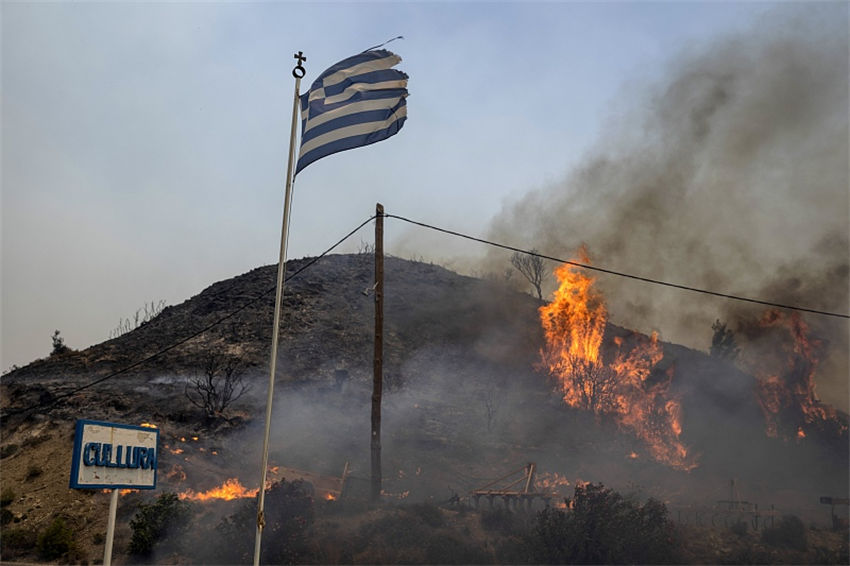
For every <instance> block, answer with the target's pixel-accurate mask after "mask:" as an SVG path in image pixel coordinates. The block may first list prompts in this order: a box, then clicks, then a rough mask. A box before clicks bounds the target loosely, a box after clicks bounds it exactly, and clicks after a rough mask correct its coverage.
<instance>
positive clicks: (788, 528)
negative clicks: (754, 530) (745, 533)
mask: <svg viewBox="0 0 850 566" xmlns="http://www.w3.org/2000/svg"><path fill="white" fill-rule="evenodd" d="M761 540H762V542H764V543H765V544H769V545H771V546H778V547H785V548H791V549H794V550H799V551H800V552H805V551H806V549H807V548H808V546H809V544H808V540H807V539H806V526H805V525H804V524H803V521H802V520H801V519H800V518H799V517H797V516H796V515H785V516H784V517H782V518H781V519H780V520H779V523H778V524H777V525H776V526H775V527H771V528H769V529H765V530H764V532H763V533H762V535H761Z"/></svg>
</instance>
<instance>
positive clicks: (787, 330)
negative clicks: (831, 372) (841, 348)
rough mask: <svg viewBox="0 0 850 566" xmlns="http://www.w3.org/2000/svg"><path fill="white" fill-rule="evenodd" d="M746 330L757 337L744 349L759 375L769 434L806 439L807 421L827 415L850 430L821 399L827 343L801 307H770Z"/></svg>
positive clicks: (819, 421) (747, 362)
mask: <svg viewBox="0 0 850 566" xmlns="http://www.w3.org/2000/svg"><path fill="white" fill-rule="evenodd" d="M743 332H744V333H745V334H748V335H750V338H753V337H755V338H756V340H755V341H754V342H753V343H752V344H750V345H748V348H747V350H746V351H745V365H746V366H747V368H748V369H749V370H750V371H751V372H752V373H753V375H754V376H755V377H756V380H757V384H756V396H757V398H758V402H759V405H760V406H761V409H762V412H763V414H764V417H765V432H766V433H767V435H768V436H771V437H782V438H786V439H787V438H792V437H796V438H797V439H798V440H799V439H803V438H805V437H806V432H805V431H806V428H807V427H809V426H811V425H812V424H813V423H815V424H822V423H823V422H824V421H835V423H836V424H837V425H838V429H839V430H840V431H841V432H845V431H846V425H844V424H843V423H839V422H838V420H837V414H836V411H835V409H834V408H833V407H830V406H828V405H824V404H823V403H821V402H820V400H819V399H818V396H817V392H816V390H815V375H816V373H817V368H818V364H819V361H820V360H819V357H820V354H821V350H822V348H823V344H822V343H821V341H820V340H818V339H816V338H815V337H813V336H812V332H811V331H810V329H809V326H808V325H807V324H806V323H805V321H804V320H803V318H802V317H801V316H800V314H799V313H797V312H794V313H791V314H786V313H783V312H781V311H778V310H776V309H769V310H767V311H765V313H764V314H763V315H762V317H761V319H760V320H759V321H758V323H757V324H756V325H755V326H754V327H750V328H744V329H743ZM777 354H780V355H777Z"/></svg>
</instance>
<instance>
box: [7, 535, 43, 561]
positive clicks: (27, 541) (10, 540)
mask: <svg viewBox="0 0 850 566" xmlns="http://www.w3.org/2000/svg"><path fill="white" fill-rule="evenodd" d="M37 542H38V533H37V532H35V531H34V530H31V529H26V528H20V529H3V544H0V560H4V561H9V560H13V559H15V558H20V557H22V556H25V555H27V554H28V553H29V552H31V551H32V549H33V548H35V545H36V543H37Z"/></svg>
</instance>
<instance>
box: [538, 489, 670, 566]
mask: <svg viewBox="0 0 850 566" xmlns="http://www.w3.org/2000/svg"><path fill="white" fill-rule="evenodd" d="M673 533H674V525H673V523H672V521H670V519H669V518H668V516H667V508H666V507H665V506H664V504H662V503H660V502H658V501H656V500H654V499H649V500H648V501H647V502H646V503H644V504H643V505H640V504H639V503H637V502H635V501H632V500H629V499H626V498H624V497H623V496H622V495H620V494H619V493H617V492H616V491H613V490H611V489H606V488H605V487H604V486H602V484H598V485H594V484H586V485H583V486H578V487H576V490H575V499H574V500H573V502H572V509H571V510H568V511H566V510H559V509H551V508H548V509H545V510H543V511H541V512H540V513H539V514H538V516H537V522H536V525H535V527H534V529H533V531H532V534H531V536H530V540H529V543H530V545H531V552H532V554H533V559H534V561H536V562H539V563H546V564H567V563H569V564H576V563H577V564H664V563H672V562H675V559H674V557H673V549H674V541H673Z"/></svg>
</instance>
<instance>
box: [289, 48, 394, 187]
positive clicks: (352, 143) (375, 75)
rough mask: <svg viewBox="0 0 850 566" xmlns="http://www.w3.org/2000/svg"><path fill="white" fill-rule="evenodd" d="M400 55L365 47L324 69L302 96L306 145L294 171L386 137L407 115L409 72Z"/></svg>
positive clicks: (302, 136) (303, 136) (302, 138)
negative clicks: (401, 66) (403, 67)
mask: <svg viewBox="0 0 850 566" xmlns="http://www.w3.org/2000/svg"><path fill="white" fill-rule="evenodd" d="M400 61H401V57H399V56H398V55H396V54H394V53H391V52H390V51H387V50H385V49H372V50H368V51H364V52H363V53H359V54H357V55H354V56H353V57H349V58H347V59H344V60H342V61H340V62H339V63H337V64H335V65H333V66H332V67H330V68H329V69H327V70H326V71H325V72H324V73H322V74H321V75H320V76H319V78H317V79H316V80H315V81H314V82H313V84H312V86H311V87H310V90H309V91H308V92H306V93H305V94H303V95H301V148H300V151H299V155H298V164H297V166H296V168H295V174H296V175H297V174H298V172H299V171H301V170H302V169H304V168H305V167H306V166H307V165H309V164H310V163H313V162H314V161H316V160H318V159H321V158H322V157H326V156H328V155H331V154H333V153H337V152H340V151H345V150H347V149H353V148H356V147H361V146H364V145H369V144H372V143H375V142H379V141H382V140H385V139H387V138H389V137H391V136H393V135H395V134H397V133H398V131H399V130H400V129H401V127H402V126H403V125H404V122H405V120H406V119H407V100H406V99H407V95H408V92H407V75H406V74H405V73H403V72H402V71H399V70H397V69H393V68H392V67H394V66H395V65H397V64H398V63H399V62H400Z"/></svg>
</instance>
